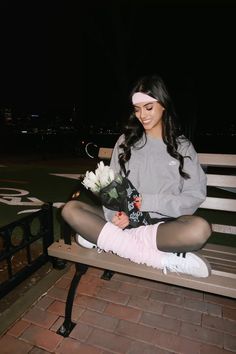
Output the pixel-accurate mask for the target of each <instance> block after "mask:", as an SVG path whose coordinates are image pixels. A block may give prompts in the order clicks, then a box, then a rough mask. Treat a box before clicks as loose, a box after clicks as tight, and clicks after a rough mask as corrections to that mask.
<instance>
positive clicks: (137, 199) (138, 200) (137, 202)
mask: <svg viewBox="0 0 236 354" xmlns="http://www.w3.org/2000/svg"><path fill="white" fill-rule="evenodd" d="M141 204H142V197H135V198H134V206H135V208H136V209H138V210H140V208H141Z"/></svg>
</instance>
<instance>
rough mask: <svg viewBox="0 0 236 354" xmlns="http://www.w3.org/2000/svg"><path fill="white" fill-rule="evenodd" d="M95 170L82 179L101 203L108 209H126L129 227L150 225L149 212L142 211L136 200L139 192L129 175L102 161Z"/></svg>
mask: <svg viewBox="0 0 236 354" xmlns="http://www.w3.org/2000/svg"><path fill="white" fill-rule="evenodd" d="M97 166H98V167H97V169H96V170H95V173H94V172H89V171H87V172H86V175H85V177H84V179H83V181H82V184H83V185H84V186H85V188H87V189H89V190H91V191H92V192H93V193H94V194H96V195H97V196H99V197H100V200H101V203H102V205H103V206H105V207H106V208H108V209H111V210H114V211H124V212H125V213H126V214H127V215H128V217H129V220H130V224H129V227H138V226H140V225H148V224H150V222H151V219H150V216H149V213H147V212H141V211H140V210H139V209H138V208H137V206H136V202H135V198H137V197H139V193H138V191H137V190H136V188H135V187H134V186H133V185H132V183H131V182H130V181H129V179H128V178H127V177H123V176H121V175H120V174H115V173H114V171H113V170H112V168H111V167H109V166H105V165H104V163H103V162H102V161H101V162H100V163H98V165H97Z"/></svg>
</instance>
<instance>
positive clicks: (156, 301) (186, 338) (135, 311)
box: [0, 266, 236, 354]
mask: <svg viewBox="0 0 236 354" xmlns="http://www.w3.org/2000/svg"><path fill="white" fill-rule="evenodd" d="M73 271H74V268H73V266H71V267H69V268H68V271H67V272H66V273H65V274H64V275H63V276H62V277H61V278H60V279H59V280H58V281H57V282H56V283H55V284H54V285H53V286H52V287H51V288H50V289H49V290H48V291H47V292H46V293H45V294H44V295H43V296H42V297H41V298H39V299H38V300H37V301H36V302H35V303H34V304H32V306H31V307H30V308H29V309H28V310H27V311H26V312H25V313H24V314H23V315H22V316H21V318H19V319H18V320H17V321H16V322H15V323H14V324H13V325H12V326H11V327H10V328H9V329H8V330H7V331H6V332H5V333H4V334H3V335H2V337H1V338H0V352H1V354H14V353H16V354H26V353H30V354H47V353H58V354H59V353H61V354H64V353H66V354H67V353H70V354H74V353H82V354H109V353H122V354H126V353H127V354H154V353H155V354H159V353H160V354H170V353H181V354H227V353H235V352H236V302H235V300H233V299H229V298H225V297H221V296H215V295H212V294H204V293H202V292H198V291H194V290H190V289H184V288H179V287H176V286H170V285H167V284H161V283H157V282H152V281H148V280H144V279H139V278H135V277H130V276H126V275H121V274H115V275H114V276H113V278H112V279H111V280H110V281H105V280H102V279H100V276H101V275H102V273H103V271H102V270H99V269H95V268H90V269H89V270H88V272H87V273H86V275H85V276H84V277H83V279H82V280H81V282H80V285H79V287H78V289H77V295H76V298H75V301H74V307H73V320H74V321H75V322H76V323H77V324H76V326H75V327H74V329H73V331H72V332H71V334H70V336H69V337H68V338H63V337H61V336H60V335H58V334H57V333H56V330H57V329H58V327H59V326H60V324H61V323H62V321H63V314H64V308H65V299H66V295H67V291H68V286H69V284H70V280H71V278H72V276H73Z"/></svg>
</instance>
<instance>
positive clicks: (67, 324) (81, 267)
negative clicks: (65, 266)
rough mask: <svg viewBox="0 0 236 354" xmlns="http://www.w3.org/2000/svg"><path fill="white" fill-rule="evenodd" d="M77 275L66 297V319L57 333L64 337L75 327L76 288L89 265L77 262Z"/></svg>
mask: <svg viewBox="0 0 236 354" xmlns="http://www.w3.org/2000/svg"><path fill="white" fill-rule="evenodd" d="M75 269H76V271H75V275H74V277H73V279H72V281H71V284H70V289H69V292H68V295H67V299H66V309H65V320H64V322H63V324H62V325H61V327H60V328H59V329H58V330H57V334H60V335H61V336H63V337H68V336H69V334H70V332H71V331H72V329H73V328H74V327H75V325H76V323H74V322H72V320H71V315H72V307H73V302H74V297H75V292H76V288H77V286H78V284H79V281H80V278H81V277H82V275H83V274H85V273H86V271H87V269H88V266H87V265H85V264H82V263H75Z"/></svg>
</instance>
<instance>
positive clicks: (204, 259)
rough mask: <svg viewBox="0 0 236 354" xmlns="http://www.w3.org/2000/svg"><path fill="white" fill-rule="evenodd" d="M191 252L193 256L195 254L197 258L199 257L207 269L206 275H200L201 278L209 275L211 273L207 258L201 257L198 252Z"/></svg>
mask: <svg viewBox="0 0 236 354" xmlns="http://www.w3.org/2000/svg"><path fill="white" fill-rule="evenodd" d="M191 253H192V254H194V255H195V256H197V257H198V258H200V259H201V260H202V261H203V262H204V263H205V264H206V267H207V269H208V275H207V276H206V277H201V278H207V277H209V276H210V275H211V265H210V263H209V262H208V260H207V259H206V258H205V257H203V256H202V255H200V254H199V253H198V252H191Z"/></svg>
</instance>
